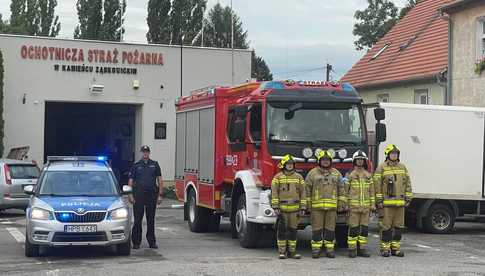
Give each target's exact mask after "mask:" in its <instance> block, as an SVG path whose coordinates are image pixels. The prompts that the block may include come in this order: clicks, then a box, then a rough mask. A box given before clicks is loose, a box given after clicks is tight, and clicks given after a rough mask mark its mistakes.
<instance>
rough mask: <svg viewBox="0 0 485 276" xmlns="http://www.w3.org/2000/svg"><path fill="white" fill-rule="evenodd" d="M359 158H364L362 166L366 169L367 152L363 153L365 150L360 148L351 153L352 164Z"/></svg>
mask: <svg viewBox="0 0 485 276" xmlns="http://www.w3.org/2000/svg"><path fill="white" fill-rule="evenodd" d="M359 159H362V160H364V168H366V169H367V161H368V160H369V158H368V157H367V154H365V152H363V151H362V150H358V151H356V152H355V153H354V155H352V164H354V166H356V162H357V160H359Z"/></svg>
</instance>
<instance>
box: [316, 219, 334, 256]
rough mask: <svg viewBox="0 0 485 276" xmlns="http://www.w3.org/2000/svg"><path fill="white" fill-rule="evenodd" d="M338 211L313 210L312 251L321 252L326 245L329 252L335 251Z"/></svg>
mask: <svg viewBox="0 0 485 276" xmlns="http://www.w3.org/2000/svg"><path fill="white" fill-rule="evenodd" d="M336 220H337V210H312V211H311V224H312V250H313V251H316V250H321V249H322V248H323V246H324V245H325V249H326V250H327V252H329V251H333V250H334V240H335V223H336Z"/></svg>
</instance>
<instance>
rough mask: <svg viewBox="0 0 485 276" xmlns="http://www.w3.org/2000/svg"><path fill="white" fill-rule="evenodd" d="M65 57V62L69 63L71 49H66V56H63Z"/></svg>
mask: <svg viewBox="0 0 485 276" xmlns="http://www.w3.org/2000/svg"><path fill="white" fill-rule="evenodd" d="M65 56H66V60H67V61H71V58H72V56H71V49H70V48H67V49H66V54H65Z"/></svg>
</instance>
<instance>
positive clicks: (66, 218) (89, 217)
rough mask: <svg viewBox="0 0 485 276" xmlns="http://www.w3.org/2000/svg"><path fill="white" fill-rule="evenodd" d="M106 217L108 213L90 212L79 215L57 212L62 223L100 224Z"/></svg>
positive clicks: (57, 217)
mask: <svg viewBox="0 0 485 276" xmlns="http://www.w3.org/2000/svg"><path fill="white" fill-rule="evenodd" d="M105 216H106V212H88V213H86V214H84V215H79V214H76V213H73V212H56V219H57V220H58V221H60V222H100V221H102V220H103V219H104V217H105Z"/></svg>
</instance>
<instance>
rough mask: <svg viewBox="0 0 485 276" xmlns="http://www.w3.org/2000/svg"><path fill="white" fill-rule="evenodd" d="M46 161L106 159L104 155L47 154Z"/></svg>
mask: <svg viewBox="0 0 485 276" xmlns="http://www.w3.org/2000/svg"><path fill="white" fill-rule="evenodd" d="M47 161H48V162H61V161H100V162H106V161H108V157H106V156H47Z"/></svg>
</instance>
